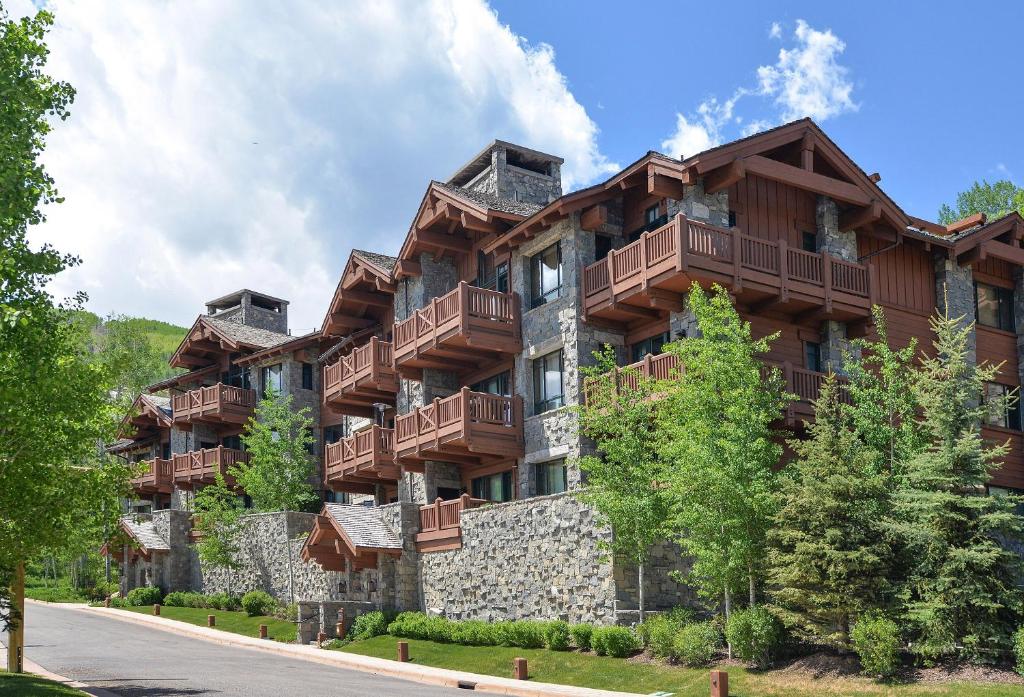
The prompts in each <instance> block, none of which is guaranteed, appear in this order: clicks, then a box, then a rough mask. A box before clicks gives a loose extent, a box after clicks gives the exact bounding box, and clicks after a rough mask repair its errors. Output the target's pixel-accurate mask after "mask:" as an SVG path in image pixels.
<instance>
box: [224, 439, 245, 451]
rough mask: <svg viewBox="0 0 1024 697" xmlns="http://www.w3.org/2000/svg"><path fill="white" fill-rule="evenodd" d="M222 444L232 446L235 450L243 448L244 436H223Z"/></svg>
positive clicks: (227, 446)
mask: <svg viewBox="0 0 1024 697" xmlns="http://www.w3.org/2000/svg"><path fill="white" fill-rule="evenodd" d="M220 444H221V445H223V446H224V447H225V448H232V449H234V450H241V449H242V438H241V437H240V436H224V437H223V438H221V441H220Z"/></svg>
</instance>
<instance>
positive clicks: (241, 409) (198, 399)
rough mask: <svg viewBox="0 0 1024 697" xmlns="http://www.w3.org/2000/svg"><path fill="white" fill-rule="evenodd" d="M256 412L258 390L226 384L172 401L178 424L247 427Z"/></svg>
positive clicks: (205, 388)
mask: <svg viewBox="0 0 1024 697" xmlns="http://www.w3.org/2000/svg"><path fill="white" fill-rule="evenodd" d="M255 408H256V390H246V389H244V388H241V387H232V386H231V385H225V384H223V383H217V384H216V385H210V386H208V387H200V388H197V389H194V390H189V391H188V392H185V393H184V394H176V395H174V396H173V397H172V398H171V412H172V418H173V419H174V423H175V424H182V423H191V422H193V421H206V422H210V423H219V424H244V423H245V422H246V421H248V420H249V417H250V416H252V413H253V410H254V409H255Z"/></svg>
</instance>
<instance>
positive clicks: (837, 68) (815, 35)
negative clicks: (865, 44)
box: [757, 19, 858, 121]
mask: <svg viewBox="0 0 1024 697" xmlns="http://www.w3.org/2000/svg"><path fill="white" fill-rule="evenodd" d="M793 36H794V38H795V39H796V47H795V48H792V49H789V50H787V49H785V48H783V49H780V50H779V60H778V61H777V62H776V63H775V65H763V66H761V67H760V68H758V69H757V77H758V81H759V83H760V88H761V93H762V94H764V95H766V96H771V97H774V98H775V104H776V105H777V106H778V107H779V108H780V116H781V118H782V120H783V121H792V120H793V119H799V118H803V117H805V116H810V117H811V118H812V119H817V120H819V121H824V120H825V119H828V118H830V117H832V116H837V115H839V114H842V113H845V112H847V111H856V110H857V108H858V105H857V104H856V103H854V101H853V100H852V99H851V97H850V95H851V93H852V92H853V83H852V82H850V79H849V72H850V71H849V69H847V68H846V67H845V66H842V65H840V64H839V62H838V60H837V58H838V57H839V55H840V54H842V52H843V51H844V50H846V44H845V43H843V42H842V41H841V40H840V39H839V37H837V36H836V35H835V34H833V33H832V30H831V29H826V30H825V31H818V30H817V29H814V28H812V27H811V26H810V25H808V24H807V22H805V21H804V20H802V19H800V20H797V23H796V32H794V35H793Z"/></svg>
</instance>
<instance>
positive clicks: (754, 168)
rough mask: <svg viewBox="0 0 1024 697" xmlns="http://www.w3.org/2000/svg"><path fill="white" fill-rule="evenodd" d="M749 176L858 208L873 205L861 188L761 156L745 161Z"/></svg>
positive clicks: (752, 156)
mask: <svg viewBox="0 0 1024 697" xmlns="http://www.w3.org/2000/svg"><path fill="white" fill-rule="evenodd" d="M743 161H744V164H745V166H746V169H747V174H756V175H757V176H759V177H764V178H765V179H771V180H772V181H777V182H782V183H783V184H791V185H793V186H795V187H797V188H799V189H806V190H808V191H813V192H814V193H817V194H822V195H823V196H829V197H831V198H834V199H836V200H837V201H843V202H844V203H852V204H855V205H858V206H867V205H869V204H870V203H871V197H870V196H868V194H867V193H866V192H865V191H864V190H863V189H861V188H860V187H859V186H856V185H854V184H850V183H848V182H844V181H841V180H839V179H833V178H832V177H826V176H825V175H823V174H815V173H814V172H808V171H806V170H803V169H800V168H799V167H793V166H792V165H787V164H785V163H784V162H779V161H777V160H770V159H768V158H767V157H763V156H761V155H751V156H749V157H746V158H744V159H743Z"/></svg>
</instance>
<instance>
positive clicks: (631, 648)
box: [591, 627, 641, 658]
mask: <svg viewBox="0 0 1024 697" xmlns="http://www.w3.org/2000/svg"><path fill="white" fill-rule="evenodd" d="M591 644H592V645H593V647H594V651H595V652H597V655H598V656H605V655H607V656H613V657H615V658H625V657H626V656H629V655H630V654H632V653H635V652H636V651H639V650H640V648H641V644H640V638H639V637H638V636H637V635H636V634H635V633H634V632H633V631H632V630H631V629H627V628H625V627H598V628H597V629H595V630H594V633H593V635H592V637H591Z"/></svg>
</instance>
